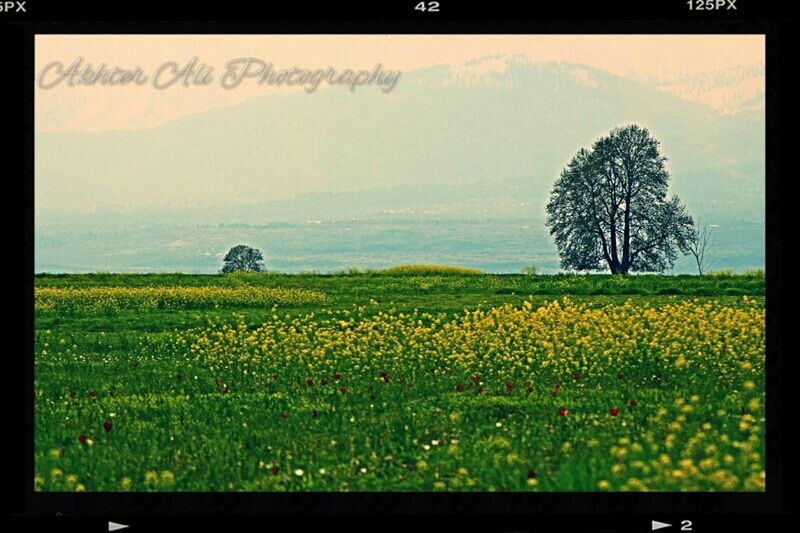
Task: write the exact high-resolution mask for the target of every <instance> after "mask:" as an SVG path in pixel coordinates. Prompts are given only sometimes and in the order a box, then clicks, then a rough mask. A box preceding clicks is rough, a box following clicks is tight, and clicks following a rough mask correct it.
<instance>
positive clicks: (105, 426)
mask: <svg viewBox="0 0 800 533" xmlns="http://www.w3.org/2000/svg"><path fill="white" fill-rule="evenodd" d="M112 427H114V424H112V423H111V422H103V429H105V430H106V433H108V432H109V431H111V428H112Z"/></svg>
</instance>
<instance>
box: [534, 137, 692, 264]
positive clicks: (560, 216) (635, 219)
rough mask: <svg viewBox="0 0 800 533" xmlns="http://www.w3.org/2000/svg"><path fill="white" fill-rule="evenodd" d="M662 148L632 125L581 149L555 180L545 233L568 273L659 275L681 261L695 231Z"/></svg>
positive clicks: (548, 207)
mask: <svg viewBox="0 0 800 533" xmlns="http://www.w3.org/2000/svg"><path fill="white" fill-rule="evenodd" d="M665 161H666V158H665V157H664V156H662V155H661V153H660V151H659V142H658V141H657V140H656V139H654V138H653V137H652V136H651V135H650V132H648V131H647V129H645V128H642V127H640V126H637V125H630V126H626V127H624V128H617V129H614V130H612V131H611V132H610V133H609V135H608V136H606V137H602V138H601V139H599V140H598V141H597V142H595V143H594V145H593V146H592V148H591V149H588V150H587V149H585V148H582V149H581V150H579V151H578V153H577V154H575V156H574V157H573V158H572V160H571V161H570V162H569V164H568V165H567V167H566V168H565V169H564V170H563V171H562V172H561V175H560V177H559V178H558V179H557V180H556V183H555V185H554V187H553V192H552V194H551V196H550V201H549V202H548V204H547V226H548V228H549V229H550V234H551V235H552V236H553V238H554V239H555V243H556V246H557V247H558V252H559V256H560V258H561V266H562V267H563V268H565V269H569V270H602V269H604V268H608V269H609V270H610V271H611V273H612V274H627V273H628V272H631V271H634V272H635V271H640V272H661V271H663V270H665V269H667V268H669V267H671V266H672V265H673V264H674V262H675V259H676V256H677V253H678V252H680V253H683V254H686V253H688V251H689V243H690V240H691V237H692V232H693V227H694V223H693V221H692V217H691V216H689V214H688V212H687V211H686V207H685V206H684V205H683V204H682V203H681V201H680V200H679V199H678V197H677V196H672V197H669V198H668V197H667V191H668V186H669V174H668V172H667V170H666V168H665V167H664V162H665Z"/></svg>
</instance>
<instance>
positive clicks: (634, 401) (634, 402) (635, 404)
mask: <svg viewBox="0 0 800 533" xmlns="http://www.w3.org/2000/svg"><path fill="white" fill-rule="evenodd" d="M638 404H639V402H637V401H636V400H631V407H636V406H637V405H638Z"/></svg>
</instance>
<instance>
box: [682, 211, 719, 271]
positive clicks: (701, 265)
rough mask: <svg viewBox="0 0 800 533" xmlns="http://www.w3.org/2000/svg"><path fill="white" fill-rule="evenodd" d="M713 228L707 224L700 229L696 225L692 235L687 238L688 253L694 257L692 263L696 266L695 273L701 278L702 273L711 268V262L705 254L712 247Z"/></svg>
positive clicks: (713, 238)
mask: <svg viewBox="0 0 800 533" xmlns="http://www.w3.org/2000/svg"><path fill="white" fill-rule="evenodd" d="M714 227H715V226H709V225H708V224H703V226H702V227H700V226H699V225H697V226H695V227H694V228H693V229H692V233H691V235H690V236H689V246H688V248H689V253H691V254H692V255H693V256H694V261H695V263H696V264H697V273H698V274H699V275H701V276H702V275H703V272H706V271H707V270H708V269H709V268H711V263H712V261H711V260H709V258H708V255H706V253H707V252H708V249H709V248H711V247H712V246H714V241H715V235H714V231H713V230H714Z"/></svg>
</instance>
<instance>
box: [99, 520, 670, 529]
mask: <svg viewBox="0 0 800 533" xmlns="http://www.w3.org/2000/svg"><path fill="white" fill-rule="evenodd" d="M653 523H655V522H653ZM127 527H130V526H128V525H126V524H117V523H116V522H109V523H108V530H109V531H117V530H119V529H125V528H127Z"/></svg>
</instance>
